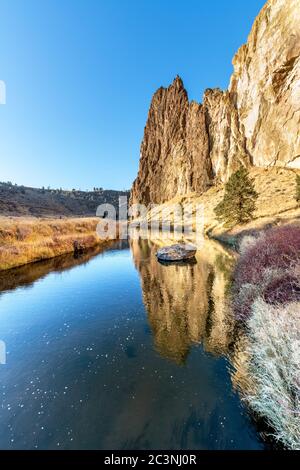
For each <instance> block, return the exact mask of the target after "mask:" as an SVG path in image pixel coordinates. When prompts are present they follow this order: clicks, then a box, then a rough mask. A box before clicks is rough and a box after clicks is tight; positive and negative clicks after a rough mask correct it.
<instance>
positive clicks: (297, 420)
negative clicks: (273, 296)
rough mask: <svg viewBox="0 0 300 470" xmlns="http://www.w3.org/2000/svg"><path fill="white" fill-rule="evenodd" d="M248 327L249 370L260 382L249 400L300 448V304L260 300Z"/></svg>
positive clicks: (276, 432)
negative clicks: (283, 303)
mask: <svg viewBox="0 0 300 470" xmlns="http://www.w3.org/2000/svg"><path fill="white" fill-rule="evenodd" d="M247 326H248V332H249V333H248V334H249V340H250V341H249V346H248V356H249V358H250V359H249V368H248V370H249V373H250V375H251V377H252V379H253V380H254V382H255V384H256V390H255V393H252V394H249V395H248V396H247V402H248V403H249V405H250V406H251V407H252V408H253V409H254V410H255V411H256V412H258V413H259V414H260V415H262V416H264V417H265V418H266V419H267V421H268V423H269V424H270V425H271V427H272V428H273V429H274V437H275V438H276V439H278V440H279V441H281V442H283V443H284V444H285V445H286V446H287V447H288V448H290V449H294V450H300V341H299V334H300V303H289V304H286V305H285V306H282V305H281V306H271V305H268V304H266V303H265V302H264V301H263V300H262V299H258V300H256V301H255V303H254V304H253V307H252V316H251V318H250V319H249V320H248V324H247Z"/></svg>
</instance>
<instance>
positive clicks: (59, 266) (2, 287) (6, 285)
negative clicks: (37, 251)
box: [0, 242, 128, 292]
mask: <svg viewBox="0 0 300 470" xmlns="http://www.w3.org/2000/svg"><path fill="white" fill-rule="evenodd" d="M124 244H125V245H126V247H127V246H128V244H127V242H126V243H125V242H118V243H117V244H116V243H115V242H114V243H113V242H110V243H109V242H107V243H105V244H104V245H101V246H95V247H93V248H90V249H89V250H86V251H85V252H84V253H82V254H77V255H75V254H74V253H67V254H65V255H61V256H56V257H55V258H50V259H45V260H43V261H39V262H36V263H30V264H25V265H24V266H19V267H16V268H12V269H9V270H6V271H0V292H5V291H9V290H13V289H16V288H17V287H21V286H22V287H30V286H32V285H33V284H34V282H35V281H37V280H38V279H42V278H43V277H45V276H47V275H48V274H49V273H51V272H53V273H62V272H64V271H67V270H68V269H71V268H73V267H75V266H80V265H84V264H86V263H88V262H89V261H90V260H91V259H92V258H93V257H95V256H97V255H99V254H100V253H103V252H104V251H108V250H109V249H110V248H113V249H118V248H122V247H123V245H124Z"/></svg>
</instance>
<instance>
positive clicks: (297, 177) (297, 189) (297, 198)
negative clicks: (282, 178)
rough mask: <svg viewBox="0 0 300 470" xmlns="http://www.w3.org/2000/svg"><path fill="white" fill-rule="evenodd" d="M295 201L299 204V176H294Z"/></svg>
mask: <svg viewBox="0 0 300 470" xmlns="http://www.w3.org/2000/svg"><path fill="white" fill-rule="evenodd" d="M296 201H297V202H298V203H300V175H296Z"/></svg>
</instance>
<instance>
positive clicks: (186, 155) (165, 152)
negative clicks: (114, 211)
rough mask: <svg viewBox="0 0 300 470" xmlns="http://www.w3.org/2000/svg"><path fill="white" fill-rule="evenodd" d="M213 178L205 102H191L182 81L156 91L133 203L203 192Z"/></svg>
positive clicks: (162, 200)
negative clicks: (204, 108)
mask: <svg viewBox="0 0 300 470" xmlns="http://www.w3.org/2000/svg"><path fill="white" fill-rule="evenodd" d="M211 177H212V172H211V165H210V160H209V142H208V133H207V129H206V122H205V112H204V110H203V107H202V105H200V104H198V103H195V102H192V103H189V99H188V95H187V92H186V90H185V88H184V86H183V83H182V80H181V79H180V78H179V77H176V79H175V80H174V82H173V83H172V85H170V86H169V87H168V88H159V90H157V92H156V93H155V94H154V96H153V99H152V102H151V106H150V110H149V114H148V120H147V124H146V127H145V131H144V138H143V141H142V145H141V157H140V168H139V173H138V177H137V179H136V180H135V182H134V184H133V188H132V193H131V201H132V203H136V202H138V203H143V204H149V203H161V202H164V201H167V200H168V199H171V198H172V197H173V196H176V195H183V194H186V193H188V192H190V191H203V190H205V189H207V188H208V187H209V184H210V181H211Z"/></svg>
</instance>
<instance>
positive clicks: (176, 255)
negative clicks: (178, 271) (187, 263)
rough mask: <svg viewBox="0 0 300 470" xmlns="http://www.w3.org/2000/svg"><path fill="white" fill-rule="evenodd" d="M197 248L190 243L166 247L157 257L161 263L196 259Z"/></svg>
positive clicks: (158, 252)
mask: <svg viewBox="0 0 300 470" xmlns="http://www.w3.org/2000/svg"><path fill="white" fill-rule="evenodd" d="M196 251H197V248H196V247H195V246H194V245H190V244H188V243H176V244H175V245H171V246H164V247H163V248H161V249H160V250H158V251H157V253H156V256H157V258H158V259H159V260H160V261H182V260H188V259H191V258H194V257H195V254H196Z"/></svg>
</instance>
